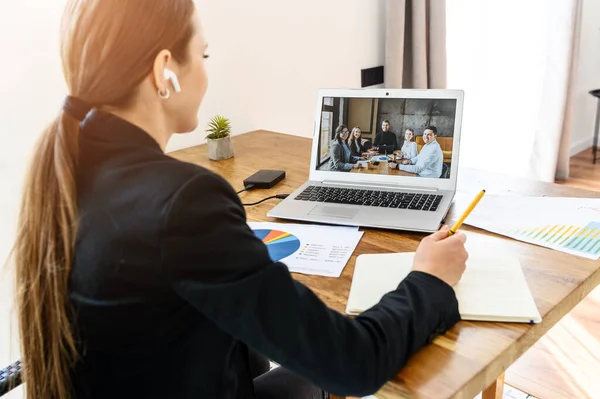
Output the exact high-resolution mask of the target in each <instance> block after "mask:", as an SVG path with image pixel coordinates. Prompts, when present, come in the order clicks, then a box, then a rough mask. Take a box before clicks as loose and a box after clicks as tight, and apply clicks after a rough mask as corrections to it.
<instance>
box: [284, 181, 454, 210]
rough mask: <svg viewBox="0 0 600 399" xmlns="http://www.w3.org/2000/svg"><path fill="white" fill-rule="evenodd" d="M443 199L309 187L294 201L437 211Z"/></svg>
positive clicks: (426, 195)
mask: <svg viewBox="0 0 600 399" xmlns="http://www.w3.org/2000/svg"><path fill="white" fill-rule="evenodd" d="M442 197H443V196H442V195H435V194H416V193H401V192H397V191H393V192H392V191H377V190H360V189H352V188H340V187H322V186H309V187H307V188H306V189H305V190H304V191H303V192H302V193H300V194H299V195H298V196H297V197H296V198H294V199H295V200H296V201H311V202H328V203H334V204H347V205H362V206H379V207H384V208H398V209H414V210H421V211H437V209H438V206H439V205H440V202H442Z"/></svg>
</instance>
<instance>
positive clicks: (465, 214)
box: [448, 190, 485, 237]
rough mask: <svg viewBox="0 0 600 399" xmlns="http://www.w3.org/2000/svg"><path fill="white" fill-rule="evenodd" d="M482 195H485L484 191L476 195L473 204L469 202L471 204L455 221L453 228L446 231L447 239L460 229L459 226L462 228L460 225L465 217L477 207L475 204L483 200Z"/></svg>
mask: <svg viewBox="0 0 600 399" xmlns="http://www.w3.org/2000/svg"><path fill="white" fill-rule="evenodd" d="M484 194H485V190H481V192H480V193H479V194H477V197H475V199H474V200H473V202H471V204H470V205H469V206H468V207H467V210H466V211H465V212H464V213H463V214H462V216H461V217H460V218H459V219H458V220H457V221H456V223H454V226H452V228H451V229H450V230H449V231H448V237H450V236H451V235H452V234H454V233H456V231H457V230H458V229H460V226H462V224H463V222H464V221H465V219H466V218H467V216H469V214H470V213H471V212H472V211H473V209H475V207H476V206H477V204H478V203H479V201H480V200H481V198H483V195H484Z"/></svg>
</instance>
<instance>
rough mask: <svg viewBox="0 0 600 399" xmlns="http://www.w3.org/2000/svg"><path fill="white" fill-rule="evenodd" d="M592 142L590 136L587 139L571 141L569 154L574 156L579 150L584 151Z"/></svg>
mask: <svg viewBox="0 0 600 399" xmlns="http://www.w3.org/2000/svg"><path fill="white" fill-rule="evenodd" d="M593 144H594V139H593V138H592V137H590V138H589V139H584V140H579V141H578V142H576V143H571V151H570V155H571V156H574V155H577V154H579V153H580V152H581V151H585V150H587V149H588V148H590V147H591V146H592V145H593Z"/></svg>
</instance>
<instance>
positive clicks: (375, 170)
mask: <svg viewBox="0 0 600 399" xmlns="http://www.w3.org/2000/svg"><path fill="white" fill-rule="evenodd" d="M350 172H351V173H368V174H377V175H393V176H410V177H417V174H416V173H410V172H405V171H403V170H398V169H392V168H390V167H389V164H388V162H387V161H382V162H381V161H380V162H379V165H377V166H375V165H372V164H369V165H368V167H366V168H353V169H351V170H350Z"/></svg>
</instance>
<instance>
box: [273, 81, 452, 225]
mask: <svg viewBox="0 0 600 399" xmlns="http://www.w3.org/2000/svg"><path fill="white" fill-rule="evenodd" d="M462 110H463V92H462V91H460V90H412V89H411V90H405V89H393V90H392V89H357V90H354V89H323V90H321V91H319V99H318V103H317V109H316V116H315V128H314V135H313V145H312V153H311V160H310V177H309V180H308V181H307V182H306V183H304V184H303V185H302V186H301V187H300V188H298V190H296V191H295V192H294V193H292V194H291V195H290V196H289V197H288V198H287V199H285V200H284V201H282V202H281V203H280V204H279V205H277V206H276V207H275V208H273V209H272V210H271V211H270V212H269V213H268V216H271V217H275V218H282V219H293V220H302V221H310V222H320V223H328V224H339V225H347V226H368V227H379V228H386V229H397V230H413V231H422V232H432V231H435V230H437V229H438V228H439V227H440V223H441V222H442V220H443V219H444V217H445V215H446V213H447V212H448V209H449V208H450V204H451V203H452V200H453V198H454V194H455V192H456V179H457V172H458V153H459V143H460V129H461V121H462Z"/></svg>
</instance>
